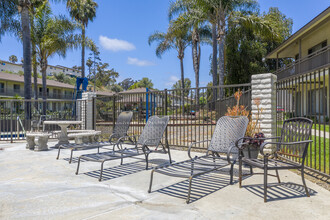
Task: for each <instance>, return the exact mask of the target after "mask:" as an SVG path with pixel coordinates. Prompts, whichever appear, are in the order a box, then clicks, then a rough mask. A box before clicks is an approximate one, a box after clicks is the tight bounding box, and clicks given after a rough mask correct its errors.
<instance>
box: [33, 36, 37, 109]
mask: <svg viewBox="0 0 330 220" xmlns="http://www.w3.org/2000/svg"><path fill="white" fill-rule="evenodd" d="M32 59H33V60H32V69H33V87H34V99H35V102H34V106H35V108H36V109H38V102H37V100H38V70H37V66H38V65H37V52H36V45H35V43H33V42H32Z"/></svg>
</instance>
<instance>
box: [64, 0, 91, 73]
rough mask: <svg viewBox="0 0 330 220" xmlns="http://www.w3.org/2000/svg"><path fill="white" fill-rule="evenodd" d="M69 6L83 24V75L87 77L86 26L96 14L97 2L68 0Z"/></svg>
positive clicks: (74, 17) (72, 14)
mask: <svg viewBox="0 0 330 220" xmlns="http://www.w3.org/2000/svg"><path fill="white" fill-rule="evenodd" d="M67 8H68V9H69V11H70V15H71V17H72V18H73V19H75V20H76V21H77V22H79V24H80V25H81V36H82V40H81V76H82V77H85V46H86V38H85V28H86V27H87V25H88V22H89V21H93V19H94V18H95V16H96V8H97V3H96V2H94V1H93V0H68V1H67Z"/></svg>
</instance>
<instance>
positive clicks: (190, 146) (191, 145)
mask: <svg viewBox="0 0 330 220" xmlns="http://www.w3.org/2000/svg"><path fill="white" fill-rule="evenodd" d="M209 141H211V140H204V141H197V142H193V143H191V144H190V145H189V148H188V157H189V158H190V159H193V158H192V157H191V153H190V152H191V148H192V147H193V146H194V145H196V144H200V143H204V142H209Z"/></svg>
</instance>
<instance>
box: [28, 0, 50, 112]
mask: <svg viewBox="0 0 330 220" xmlns="http://www.w3.org/2000/svg"><path fill="white" fill-rule="evenodd" d="M47 2H48V1H47V0H32V1H31V7H30V26H31V34H33V33H34V22H33V21H34V18H35V13H36V12H35V9H36V8H38V7H40V6H41V5H42V4H45V3H47ZM31 46H32V72H33V87H34V99H35V100H36V101H35V102H34V106H35V108H36V109H38V102H37V100H38V98H39V97H38V95H39V94H38V93H39V91H38V71H37V70H38V69H37V68H38V62H37V51H36V43H35V42H34V41H33V37H31Z"/></svg>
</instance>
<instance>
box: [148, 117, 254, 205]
mask: <svg viewBox="0 0 330 220" xmlns="http://www.w3.org/2000/svg"><path fill="white" fill-rule="evenodd" d="M248 123H249V120H248V118H247V117H244V116H241V117H230V116H224V117H221V118H220V119H219V120H218V122H217V124H216V127H215V129H214V133H213V136H212V139H211V140H205V141H200V142H194V143H192V144H191V145H190V146H189V149H188V156H189V157H190V160H186V161H182V162H178V163H173V164H168V165H163V166H158V167H155V168H153V170H152V171H151V178H150V185H149V190H148V192H149V193H150V192H151V187H152V181H153V175H154V172H156V173H160V174H164V175H168V176H174V177H182V178H189V188H188V195H187V200H186V202H187V203H189V201H190V192H191V184H192V180H193V178H195V177H197V176H200V175H202V174H206V173H209V172H212V171H215V170H218V169H221V168H223V167H225V166H228V165H230V184H232V182H233V167H234V164H235V163H236V160H237V158H238V149H237V148H236V147H235V143H236V141H237V140H238V139H240V138H242V137H244V134H245V132H246V128H247V125H248ZM209 141H210V144H209V146H208V148H207V152H206V155H204V156H200V157H197V156H195V157H192V156H191V152H190V151H191V148H192V147H193V146H194V145H196V144H200V143H202V142H209ZM241 142H242V141H240V142H239V143H238V144H241Z"/></svg>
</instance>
